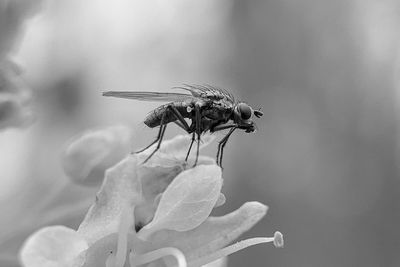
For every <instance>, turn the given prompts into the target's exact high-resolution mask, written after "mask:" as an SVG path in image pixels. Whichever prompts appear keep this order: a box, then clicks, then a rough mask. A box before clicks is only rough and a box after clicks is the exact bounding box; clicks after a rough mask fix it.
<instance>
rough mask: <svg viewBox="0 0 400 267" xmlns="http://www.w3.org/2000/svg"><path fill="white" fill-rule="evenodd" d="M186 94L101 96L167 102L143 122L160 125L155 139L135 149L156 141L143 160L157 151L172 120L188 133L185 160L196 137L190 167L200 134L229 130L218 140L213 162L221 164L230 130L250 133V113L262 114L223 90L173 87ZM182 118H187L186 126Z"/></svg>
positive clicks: (202, 87) (204, 87)
mask: <svg viewBox="0 0 400 267" xmlns="http://www.w3.org/2000/svg"><path fill="white" fill-rule="evenodd" d="M176 88H178V89H183V90H185V91H187V93H186V92H185V93H161V92H126V91H124V92H123V91H109V92H104V93H103V96H112V97H118V98H128V99H135V100H140V101H160V102H167V103H166V104H164V105H161V106H159V107H158V108H156V109H154V110H153V111H151V112H150V114H149V115H148V116H147V117H146V118H145V120H144V123H145V124H146V125H147V126H148V127H150V128H154V127H157V126H160V128H159V131H158V135H157V138H156V139H155V140H154V141H153V142H152V143H151V144H150V145H148V146H147V147H145V148H143V149H141V150H139V151H136V153H140V152H143V151H145V150H146V149H148V148H150V147H151V146H152V145H154V144H155V143H157V146H156V149H155V150H154V151H153V152H152V153H151V154H150V155H149V156H148V157H147V158H146V160H145V161H144V162H143V163H146V162H147V161H148V160H149V159H150V158H151V157H152V156H153V155H154V153H156V152H157V150H159V148H160V146H161V142H162V140H163V137H164V134H165V130H166V128H167V125H168V124H169V123H171V122H174V123H175V124H177V125H178V126H179V127H181V128H182V129H183V130H185V131H186V132H187V133H189V134H192V140H191V143H190V146H189V149H188V152H187V154H186V158H185V161H187V159H188V157H189V154H190V151H191V149H192V146H193V143H194V141H195V140H196V137H197V151H196V160H195V163H194V166H195V165H196V164H197V161H198V158H199V148H200V139H201V134H203V133H205V132H207V131H209V132H210V133H215V132H218V131H222V130H226V129H229V132H228V133H227V134H226V135H225V136H224V138H222V139H221V141H220V142H219V143H218V150H217V157H216V161H217V164H218V165H219V166H221V167H222V158H223V154H224V148H225V145H226V143H227V142H228V139H229V137H230V136H231V135H232V133H233V132H234V131H235V130H237V129H240V130H244V131H245V132H246V133H252V132H254V131H255V130H256V126H255V123H254V122H253V120H252V118H253V115H254V116H256V117H257V118H260V117H261V116H262V115H263V113H262V112H261V111H260V110H254V109H253V108H252V107H250V106H249V105H248V104H246V103H244V102H242V101H236V100H235V98H234V96H233V95H232V94H231V93H230V92H228V91H227V90H225V89H221V88H218V87H214V86H210V85H187V84H185V85H184V86H183V87H176ZM185 119H189V120H190V125H189V124H188V122H187V121H186V120H185Z"/></svg>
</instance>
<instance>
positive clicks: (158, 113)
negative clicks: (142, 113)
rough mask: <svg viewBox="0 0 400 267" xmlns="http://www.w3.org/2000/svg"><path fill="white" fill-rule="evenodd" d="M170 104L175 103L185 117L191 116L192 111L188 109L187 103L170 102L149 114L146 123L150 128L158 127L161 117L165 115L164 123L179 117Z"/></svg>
mask: <svg viewBox="0 0 400 267" xmlns="http://www.w3.org/2000/svg"><path fill="white" fill-rule="evenodd" d="M170 105H174V106H175V107H176V109H177V110H178V111H179V113H181V115H182V116H183V117H184V118H190V113H189V112H188V111H187V105H186V103H178V104H177V103H169V104H165V105H162V106H160V107H158V108H156V109H155V110H153V111H152V112H151V113H150V114H149V115H147V117H146V119H145V120H144V124H146V125H147V126H148V127H150V128H154V127H157V126H159V125H160V124H161V119H162V117H163V116H165V117H164V124H167V123H170V122H174V121H176V120H177V118H176V116H175V114H174V112H173V111H172V110H171V108H169V106H170Z"/></svg>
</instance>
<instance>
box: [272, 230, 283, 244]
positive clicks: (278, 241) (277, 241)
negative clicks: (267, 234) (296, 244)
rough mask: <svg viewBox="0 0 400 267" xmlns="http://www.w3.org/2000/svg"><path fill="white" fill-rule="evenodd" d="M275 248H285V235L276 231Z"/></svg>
mask: <svg viewBox="0 0 400 267" xmlns="http://www.w3.org/2000/svg"><path fill="white" fill-rule="evenodd" d="M274 246H275V247H277V248H283V246H284V242H283V235H282V233H281V232H278V231H276V232H275V234H274Z"/></svg>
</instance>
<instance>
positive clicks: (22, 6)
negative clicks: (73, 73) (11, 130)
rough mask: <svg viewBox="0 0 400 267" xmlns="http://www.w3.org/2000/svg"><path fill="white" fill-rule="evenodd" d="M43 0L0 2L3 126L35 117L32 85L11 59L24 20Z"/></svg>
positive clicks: (18, 124)
mask: <svg viewBox="0 0 400 267" xmlns="http://www.w3.org/2000/svg"><path fill="white" fill-rule="evenodd" d="M40 2H41V1H25V0H23V1H2V2H1V3H0V130H1V129H5V128H8V127H23V126H26V125H28V124H30V123H31V122H32V121H33V116H32V112H31V109H30V106H29V103H30V101H31V98H32V92H31V89H30V88H29V87H28V86H26V84H25V82H24V81H23V79H22V78H21V72H22V71H21V68H20V67H19V66H18V65H17V64H16V63H14V62H13V61H12V60H10V53H11V52H12V50H13V48H14V47H15V46H16V44H17V41H18V40H19V39H20V38H19V37H20V35H21V33H22V31H23V26H24V24H25V21H26V20H27V19H28V18H29V17H30V16H31V15H32V14H35V12H36V11H37V10H38V9H39V7H40Z"/></svg>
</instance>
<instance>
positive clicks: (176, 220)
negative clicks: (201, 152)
mask: <svg viewBox="0 0 400 267" xmlns="http://www.w3.org/2000/svg"><path fill="white" fill-rule="evenodd" d="M221 187H222V177H221V168H219V167H218V166H216V165H200V166H197V167H195V168H193V169H189V170H186V171H184V172H182V173H180V174H179V175H178V176H177V177H176V178H175V179H174V180H173V181H172V182H171V184H170V185H169V186H168V187H167V189H166V190H165V192H164V193H163V194H162V196H161V199H160V203H159V205H158V207H157V211H156V213H155V215H154V219H153V220H152V221H151V222H150V223H149V224H148V225H146V226H145V227H144V228H143V229H142V230H141V231H140V232H139V233H138V235H139V237H140V238H144V239H147V238H148V236H149V235H151V234H152V233H154V232H155V231H158V230H161V229H170V230H176V231H188V230H191V229H193V228H195V227H197V226H199V225H200V224H201V223H202V222H203V221H204V220H205V219H206V218H207V217H208V216H209V215H210V212H211V210H212V209H213V208H214V206H215V204H216V202H217V200H218V198H219V197H220V192H221Z"/></svg>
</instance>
